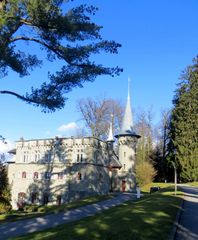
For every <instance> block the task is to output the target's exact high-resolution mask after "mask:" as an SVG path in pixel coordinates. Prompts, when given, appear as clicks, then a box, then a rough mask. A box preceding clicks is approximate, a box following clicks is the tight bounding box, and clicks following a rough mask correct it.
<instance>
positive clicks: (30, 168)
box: [8, 95, 140, 209]
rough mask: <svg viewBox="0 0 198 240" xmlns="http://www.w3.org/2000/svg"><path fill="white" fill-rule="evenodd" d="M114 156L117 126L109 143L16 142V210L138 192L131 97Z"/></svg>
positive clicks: (11, 172) (12, 175) (12, 170)
mask: <svg viewBox="0 0 198 240" xmlns="http://www.w3.org/2000/svg"><path fill="white" fill-rule="evenodd" d="M115 137H116V138H117V139H118V141H117V144H118V154H116V153H115V151H114V137H113V133H112V125H111V126H110V129H109V137H108V139H107V141H102V140H100V139H98V138H94V137H84V138H73V137H71V138H54V139H35V140H24V139H20V141H18V142H16V149H15V152H12V153H14V154H15V157H14V161H12V162H11V163H10V164H9V167H8V178H9V183H10V185H11V194H12V202H11V204H12V207H13V209H17V208H19V207H20V205H21V204H24V203H29V204H30V203H31V204H61V203H63V202H68V201H72V200H73V199H76V198H82V197H86V196H91V195H96V194H98V195H99V194H107V193H108V192H109V191H132V190H134V188H135V150H136V145H137V139H138V138H139V137H140V136H139V135H137V134H135V132H134V131H133V122H132V112H131V106H130V96H129V95H128V100H127V105H126V110H125V114H124V118H123V123H122V128H121V130H120V133H119V134H117V135H116V136H115Z"/></svg>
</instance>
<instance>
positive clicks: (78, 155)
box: [77, 154, 80, 162]
mask: <svg viewBox="0 0 198 240" xmlns="http://www.w3.org/2000/svg"><path fill="white" fill-rule="evenodd" d="M79 160H80V154H77V162H79Z"/></svg>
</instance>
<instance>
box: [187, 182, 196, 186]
mask: <svg viewBox="0 0 198 240" xmlns="http://www.w3.org/2000/svg"><path fill="white" fill-rule="evenodd" d="M187 185H190V186H192V187H198V182H189V183H187Z"/></svg>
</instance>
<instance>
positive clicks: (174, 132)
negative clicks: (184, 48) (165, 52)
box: [169, 58, 198, 181]
mask: <svg viewBox="0 0 198 240" xmlns="http://www.w3.org/2000/svg"><path fill="white" fill-rule="evenodd" d="M173 104H174V109H173V111H172V116H171V123H170V144H169V151H170V152H172V160H173V161H176V165H177V168H178V169H179V170H180V178H181V180H183V181H197V180H198V58H195V59H194V61H193V64H192V65H191V66H189V67H187V69H186V70H185V71H184V72H183V74H182V76H181V79H180V83H179V84H178V88H177V90H176V94H175V97H174V100H173ZM173 152H174V154H173ZM170 155H171V154H170Z"/></svg>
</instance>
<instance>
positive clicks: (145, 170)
mask: <svg viewBox="0 0 198 240" xmlns="http://www.w3.org/2000/svg"><path fill="white" fill-rule="evenodd" d="M155 175H156V171H155V169H154V167H153V165H152V164H151V163H149V162H143V163H139V164H137V166H136V182H137V184H138V185H139V186H140V187H143V186H145V185H146V184H149V183H152V181H153V179H154V177H155Z"/></svg>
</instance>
